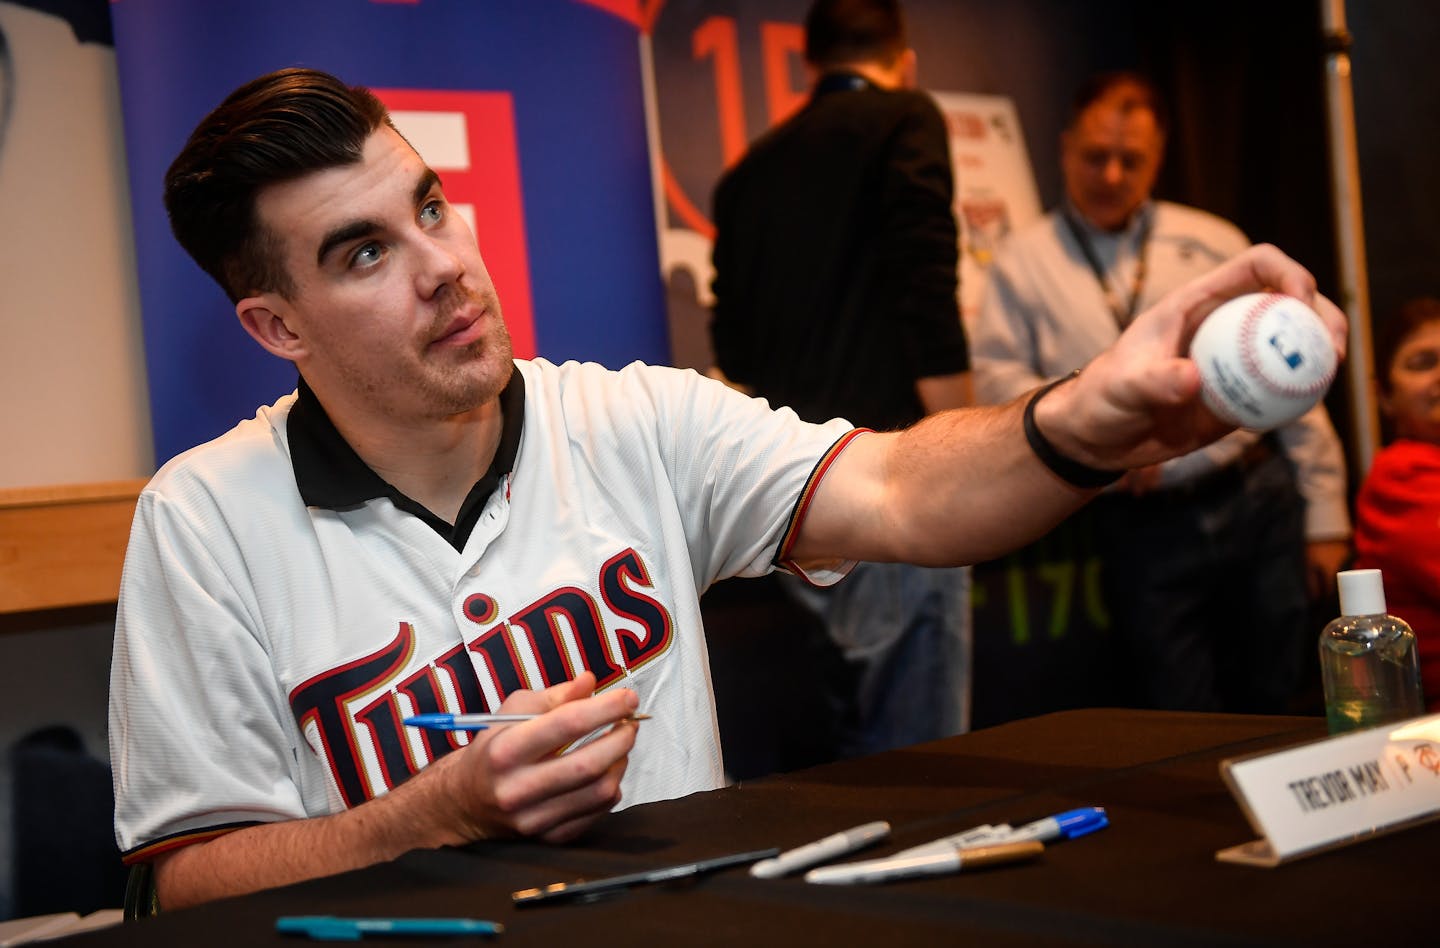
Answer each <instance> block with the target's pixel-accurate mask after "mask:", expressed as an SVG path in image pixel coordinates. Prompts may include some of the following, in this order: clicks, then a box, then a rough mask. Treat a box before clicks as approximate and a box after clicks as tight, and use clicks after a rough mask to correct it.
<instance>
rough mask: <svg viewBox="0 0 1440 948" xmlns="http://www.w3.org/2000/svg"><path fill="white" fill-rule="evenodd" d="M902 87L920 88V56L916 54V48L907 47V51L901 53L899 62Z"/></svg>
mask: <svg viewBox="0 0 1440 948" xmlns="http://www.w3.org/2000/svg"><path fill="white" fill-rule="evenodd" d="M899 67H900V68H899V73H900V88H902V89H918V88H919V87H920V57H918V56H917V55H915V50H914V49H911V48H910V47H908V46H907V47H905V52H903V53H901V54H900V63H899Z"/></svg>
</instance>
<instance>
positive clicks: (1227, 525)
mask: <svg viewBox="0 0 1440 948" xmlns="http://www.w3.org/2000/svg"><path fill="white" fill-rule="evenodd" d="M1071 114H1072V119H1071V123H1070V126H1069V128H1068V129H1067V130H1066V131H1065V133H1064V135H1063V136H1062V138H1061V168H1062V172H1063V176H1064V181H1065V200H1064V203H1063V204H1062V205H1061V206H1060V207H1059V208H1057V209H1056V210H1054V211H1052V212H1051V213H1050V214H1049V215H1047V216H1046V217H1045V218H1044V219H1043V220H1041V221H1040V222H1038V223H1037V224H1035V225H1034V226H1032V227H1030V228H1027V229H1026V230H1025V231H1022V232H1020V233H1017V234H1016V235H1014V237H1012V238H1011V239H1010V241H1009V242H1008V243H1007V244H1006V246H1005V247H1004V249H1003V250H1002V251H1001V253H1000V254H998V255H997V257H996V260H995V264H994V266H993V267H992V268H991V270H990V272H989V274H988V276H987V285H986V289H985V293H984V297H983V301H982V305H981V309H980V313H979V317H978V319H977V325H976V331H975V338H974V351H975V384H976V391H977V394H978V395H979V397H980V398H981V400H982V401H985V402H988V403H1001V402H1005V401H1008V400H1009V399H1012V398H1015V397H1016V396H1018V395H1020V394H1021V393H1023V392H1026V391H1029V390H1030V389H1033V388H1034V387H1035V386H1036V385H1038V384H1041V383H1042V382H1044V381H1046V380H1047V379H1053V378H1056V377H1059V376H1063V375H1064V374H1066V373H1067V372H1070V371H1071V370H1073V369H1076V368H1079V367H1080V366H1083V365H1085V364H1086V363H1087V362H1089V361H1090V360H1091V359H1092V358H1094V357H1095V356H1096V355H1097V354H1099V353H1100V352H1102V351H1103V350H1104V349H1105V348H1106V347H1108V346H1110V345H1112V344H1113V343H1114V342H1115V340H1116V339H1117V338H1119V336H1120V334H1121V332H1122V331H1123V329H1124V328H1125V327H1126V326H1127V325H1128V324H1129V322H1130V321H1131V320H1132V319H1133V318H1134V316H1135V314H1137V313H1139V312H1141V311H1142V310H1144V309H1145V308H1147V307H1148V306H1150V305H1151V304H1153V303H1154V301H1156V300H1158V299H1160V298H1161V297H1162V296H1164V295H1165V294H1166V293H1168V292H1170V291H1171V290H1173V289H1174V288H1175V287H1177V286H1181V285H1183V284H1185V283H1186V282H1188V281H1190V280H1192V279H1195V278H1196V277H1198V276H1200V275H1202V274H1204V273H1206V272H1208V271H1210V270H1212V269H1213V268H1215V267H1216V266H1218V265H1220V264H1221V263H1222V262H1224V261H1226V260H1229V259H1231V258H1233V257H1235V256H1236V255H1237V254H1240V253H1242V252H1243V251H1244V250H1245V249H1246V248H1247V247H1248V246H1249V241H1247V240H1246V239H1245V236H1244V234H1242V233H1241V232H1240V231H1239V229H1238V228H1236V227H1235V226H1234V225H1232V224H1230V223H1229V222H1227V221H1224V220H1221V219H1220V218H1218V217H1216V216H1214V215H1212V214H1207V213H1206V212H1204V211H1200V210H1197V209H1195V208H1191V207H1185V206H1183V205H1179V204H1173V203H1170V202H1166V201H1155V200H1152V198H1151V192H1152V190H1153V188H1154V185H1155V179H1156V176H1157V175H1158V173H1159V170H1160V162H1161V158H1162V154H1163V150H1164V143H1165V125H1166V121H1165V109H1164V105H1163V102H1162V101H1161V99H1160V97H1159V95H1158V94H1157V93H1156V91H1155V89H1154V87H1153V86H1152V85H1151V84H1150V83H1149V82H1148V81H1147V80H1145V79H1143V78H1142V77H1140V76H1137V75H1134V74H1129V73H1112V74H1105V75H1102V76H1097V77H1095V79H1093V80H1092V81H1091V82H1090V83H1088V84H1087V85H1086V86H1085V87H1084V88H1083V89H1082V90H1081V91H1080V93H1079V94H1078V95H1077V97H1076V100H1075V104H1074V107H1073V109H1072V113H1071ZM1287 459H1288V463H1287ZM1292 465H1293V469H1294V470H1293V473H1292V470H1291V466H1292ZM1297 481H1298V493H1297ZM1097 512H1098V513H1100V514H1101V516H1100V518H1099V520H1098V529H1099V537H1098V540H1097V542H1098V545H1099V547H1100V554H1101V559H1102V564H1103V569H1104V576H1105V589H1106V593H1107V595H1106V603H1107V607H1108V609H1109V611H1110V615H1111V619H1112V621H1113V624H1114V629H1115V632H1116V635H1117V637H1118V639H1119V641H1120V643H1121V644H1122V646H1123V647H1124V650H1125V654H1126V655H1127V656H1128V658H1129V660H1130V661H1131V662H1132V663H1133V664H1132V666H1131V667H1130V668H1129V676H1128V677H1129V678H1130V679H1131V680H1133V681H1134V682H1135V683H1136V685H1137V686H1138V688H1137V693H1136V694H1135V696H1134V697H1135V699H1136V700H1138V701H1140V702H1143V703H1146V704H1150V705H1154V706H1159V707H1170V708H1186V709H1192V710H1218V709H1222V708H1223V709H1226V710H1237V711H1238V710H1244V711H1279V710H1283V709H1284V707H1285V705H1286V702H1287V700H1288V699H1289V698H1290V697H1291V695H1292V692H1293V691H1294V689H1295V687H1296V684H1297V679H1298V675H1299V672H1300V661H1301V655H1302V648H1303V647H1304V646H1303V645H1302V640H1304V639H1305V638H1306V636H1305V619H1306V614H1307V598H1306V586H1307V580H1308V582H1309V585H1310V587H1311V589H1312V590H1316V591H1318V590H1321V589H1324V588H1326V587H1327V584H1328V583H1331V582H1333V577H1334V573H1335V570H1336V569H1338V568H1339V566H1340V565H1341V564H1342V562H1343V561H1344V559H1345V557H1346V555H1347V553H1348V542H1347V538H1348V536H1349V534H1350V523H1349V516H1348V512H1347V506H1346V495H1345V468H1344V457H1343V453H1342V451H1341V448H1340V443H1339V439H1338V438H1337V437H1336V434H1335V431H1334V428H1333V427H1332V426H1331V424H1330V420H1329V417H1328V416H1327V415H1326V412H1325V408H1324V406H1323V404H1322V405H1317V406H1316V407H1315V408H1314V409H1313V410H1311V411H1310V412H1309V413H1308V414H1306V415H1305V416H1304V417H1302V418H1301V419H1300V420H1299V421H1297V422H1294V423H1293V424H1290V425H1287V426H1285V427H1284V428H1281V429H1280V430H1278V431H1277V432H1274V433H1273V434H1271V435H1268V436H1263V437H1262V436H1261V435H1258V434H1256V433H1254V432H1247V431H1237V432H1234V433H1232V434H1230V435H1228V436H1227V437H1225V438H1223V439H1221V440H1219V441H1216V442H1215V443H1213V444H1211V445H1209V446H1207V447H1205V448H1203V449H1201V450H1198V451H1195V452H1192V453H1190V454H1188V455H1185V456H1183V457H1178V458H1175V459H1173V460H1170V461H1167V462H1165V463H1164V464H1161V465H1154V466H1150V467H1147V468H1144V469H1142V470H1136V471H1131V472H1130V473H1129V474H1128V475H1127V476H1126V478H1125V480H1124V481H1123V482H1122V483H1120V484H1118V485H1116V487H1115V488H1113V489H1112V490H1110V491H1109V492H1107V494H1106V495H1105V496H1104V498H1103V500H1102V502H1101V504H1100V505H1098V508H1097ZM1307 540H1308V543H1307ZM1307 573H1308V575H1307ZM1237 621H1238V622H1241V623H1243V624H1244V625H1245V626H1246V628H1247V629H1252V630H1253V634H1254V635H1256V636H1262V637H1264V641H1265V643H1266V644H1264V645H1263V646H1260V647H1259V648H1258V649H1257V651H1258V654H1253V655H1252V654H1250V653H1249V652H1248V651H1246V650H1244V649H1236V648H1235V643H1234V635H1235V631H1236V630H1235V623H1236V622H1237ZM1222 639H1223V641H1222ZM1287 643H1288V644H1287ZM1252 644H1254V645H1259V642H1258V641H1256V642H1254V643H1252Z"/></svg>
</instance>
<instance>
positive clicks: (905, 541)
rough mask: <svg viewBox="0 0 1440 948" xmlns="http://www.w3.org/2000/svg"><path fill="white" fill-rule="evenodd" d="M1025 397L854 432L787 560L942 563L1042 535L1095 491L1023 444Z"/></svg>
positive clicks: (997, 551) (1000, 550)
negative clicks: (1072, 482)
mask: <svg viewBox="0 0 1440 948" xmlns="http://www.w3.org/2000/svg"><path fill="white" fill-rule="evenodd" d="M1024 404H1025V403H1024V401H1023V400H1020V401H1015V402H1012V403H1010V404H1007V405H1001V406H995V407H987V408H968V409H960V410H956V411H947V412H942V413H940V414H936V415H930V416H928V417H927V418H925V419H923V420H922V421H920V422H919V423H917V424H916V425H914V426H912V427H911V428H908V429H906V430H905V431H902V432H897V433H893V434H871V435H866V436H864V437H861V438H858V439H856V440H855V441H854V442H852V443H851V444H850V445H849V446H848V447H847V448H846V449H845V451H844V452H843V453H842V454H841V455H840V457H839V458H838V459H837V461H836V463H835V466H834V468H833V469H832V471H830V472H829V473H827V474H826V476H825V479H824V480H823V481H822V482H821V484H820V488H819V491H818V492H817V495H816V499H815V503H814V504H813V505H812V508H811V510H810V512H809V514H808V515H807V517H806V520H805V521H804V524H803V528H802V534H801V536H800V538H799V540H798V541H797V543H796V545H795V547H794V549H793V558H794V559H796V560H797V561H799V562H802V563H803V562H806V561H807V559H808V556H807V554H810V555H813V556H814V557H815V558H817V559H819V558H825V557H827V556H835V555H839V556H844V557H846V558H849V559H860V560H883V561H902V562H910V563H918V564H921V565H928V566H948V565H959V564H967V563H977V562H981V561H983V560H987V559H992V558H994V557H996V556H999V555H1002V554H1004V553H1007V552H1009V551H1010V550H1013V549H1015V548H1017V547H1019V546H1021V545H1023V544H1025V543H1028V542H1030V541H1031V540H1034V539H1036V538H1037V537H1039V536H1042V535H1043V534H1044V533H1045V532H1046V531H1048V530H1049V529H1051V528H1052V527H1054V525H1055V524H1057V523H1059V522H1060V521H1061V520H1063V519H1064V518H1065V517H1067V516H1069V515H1070V514H1071V513H1073V512H1074V511H1075V510H1077V509H1078V508H1079V507H1080V506H1082V505H1083V504H1084V503H1085V501H1087V500H1088V499H1089V498H1090V497H1091V496H1092V495H1093V493H1094V492H1093V491H1087V490H1079V489H1077V488H1074V487H1071V486H1069V485H1067V484H1066V483H1065V482H1064V481H1062V480H1060V479H1059V478H1058V477H1056V476H1055V475H1054V474H1053V473H1051V472H1050V471H1049V470H1047V469H1046V468H1045V466H1044V465H1043V464H1042V463H1041V462H1040V461H1039V459H1038V458H1037V457H1036V456H1035V454H1034V452H1033V451H1031V450H1030V447H1029V445H1028V444H1027V443H1026V440H1025V435H1024V433H1023V431H1022V427H1021V418H1022V415H1023V411H1024Z"/></svg>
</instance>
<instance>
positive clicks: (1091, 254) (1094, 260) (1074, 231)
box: [1060, 201, 1155, 330]
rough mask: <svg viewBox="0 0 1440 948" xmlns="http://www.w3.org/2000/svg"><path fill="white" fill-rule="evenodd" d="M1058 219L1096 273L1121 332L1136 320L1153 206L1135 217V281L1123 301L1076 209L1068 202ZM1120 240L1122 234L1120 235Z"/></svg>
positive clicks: (1062, 207)
mask: <svg viewBox="0 0 1440 948" xmlns="http://www.w3.org/2000/svg"><path fill="white" fill-rule="evenodd" d="M1060 216H1061V217H1063V218H1064V219H1065V224H1066V226H1068V227H1069V228H1070V236H1072V237H1074V238H1075V243H1077V244H1078V245H1079V246H1080V252H1081V253H1082V254H1084V255H1085V262H1086V263H1088V264H1090V271H1091V272H1092V273H1094V274H1095V279H1097V280H1099V281H1100V292H1101V293H1103V294H1104V295H1105V305H1106V306H1108V307H1110V315H1112V316H1114V317H1115V325H1117V326H1119V327H1120V328H1121V329H1122V330H1123V329H1124V328H1125V327H1126V326H1128V325H1130V320H1132V319H1134V318H1135V307H1137V306H1139V305H1140V294H1141V293H1142V292H1143V291H1144V290H1145V275H1146V266H1147V265H1146V262H1145V251H1146V250H1147V249H1148V248H1149V246H1150V229H1151V227H1152V225H1153V224H1154V222H1155V205H1154V204H1150V203H1146V204H1145V205H1144V206H1142V207H1141V208H1140V210H1139V212H1138V213H1137V214H1136V215H1135V216H1136V221H1135V223H1136V228H1137V233H1136V241H1135V279H1134V280H1132V281H1131V284H1130V298H1129V299H1128V300H1122V299H1121V298H1120V294H1119V292H1118V291H1117V290H1116V289H1115V288H1114V287H1112V286H1111V285H1110V280H1109V278H1108V277H1107V276H1106V275H1105V266H1104V265H1103V264H1102V263H1101V262H1100V257H1099V255H1098V254H1096V253H1095V245H1094V244H1092V243H1091V242H1090V234H1089V232H1088V230H1087V228H1088V227H1089V226H1090V225H1089V223H1088V222H1086V221H1084V220H1083V219H1082V218H1081V216H1080V213H1079V212H1078V211H1077V210H1075V208H1073V207H1072V206H1071V204H1070V202H1069V201H1066V202H1065V203H1064V204H1062V205H1061V207H1060ZM1120 235H1121V237H1122V238H1123V237H1124V236H1125V232H1124V231H1121V232H1120Z"/></svg>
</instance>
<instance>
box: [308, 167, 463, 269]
mask: <svg viewBox="0 0 1440 948" xmlns="http://www.w3.org/2000/svg"><path fill="white" fill-rule="evenodd" d="M439 184H440V176H439V175H438V174H436V173H435V171H434V170H433V169H431V168H426V169H425V171H424V173H423V174H421V175H420V179H419V180H418V181H416V182H415V190H414V192H413V193H412V195H411V200H412V202H413V203H414V204H416V205H419V204H420V203H421V202H422V201H424V200H425V197H426V195H428V194H429V193H430V191H431V190H432V189H433V188H435V187H438V186H439ZM379 229H380V225H379V224H377V223H376V222H375V221H369V220H359V221H351V222H350V223H348V224H341V225H340V226H339V227H337V228H335V229H334V230H332V231H330V233H328V234H326V235H325V238H324V239H323V240H321V241H320V249H319V250H318V251H316V253H315V262H316V263H317V264H319V265H320V266H324V265H325V258H326V257H328V256H329V255H330V254H331V252H332V251H334V250H335V248H336V247H338V246H340V245H341V244H344V243H346V242H348V241H351V240H356V239H358V238H360V237H364V236H365V235H366V234H372V233H374V232H375V231H377V230H379Z"/></svg>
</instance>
